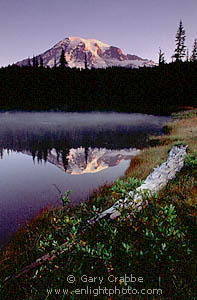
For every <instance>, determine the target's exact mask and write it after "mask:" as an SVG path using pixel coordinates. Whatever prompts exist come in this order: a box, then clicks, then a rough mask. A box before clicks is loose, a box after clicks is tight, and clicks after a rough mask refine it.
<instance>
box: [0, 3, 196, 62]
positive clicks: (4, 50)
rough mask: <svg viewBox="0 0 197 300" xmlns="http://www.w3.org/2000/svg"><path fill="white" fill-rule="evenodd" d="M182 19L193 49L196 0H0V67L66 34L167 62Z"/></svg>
mask: <svg viewBox="0 0 197 300" xmlns="http://www.w3.org/2000/svg"><path fill="white" fill-rule="evenodd" d="M180 19H182V22H183V26H184V29H185V31H186V42H185V44H186V46H188V48H189V52H190V53H191V50H192V47H193V44H194V39H195V38H197V21H196V19H197V0H188V1H185V0H165V1H163V0H136V1H135V0H70V1H68V0H56V1H52V0H34V1H31V0H17V1H16V0H1V1H0V39H1V43H0V45H1V47H0V66H6V65H8V64H12V63H15V62H17V61H19V60H22V59H24V58H26V57H28V56H30V57H32V56H33V55H38V54H39V53H43V52H44V51H46V50H48V49H49V48H51V47H52V46H54V45H55V44H56V43H57V42H58V41H60V40H62V39H64V38H65V37H69V36H78V37H82V38H95V39H98V40H100V41H102V42H105V43H107V44H110V45H112V46H116V47H119V48H121V49H122V50H123V52H124V53H129V54H136V55H138V56H140V57H143V58H148V59H152V60H153V61H155V62H157V61H158V51H159V47H161V49H162V51H163V52H164V53H165V58H166V60H167V61H168V62H169V61H171V56H172V54H173V51H174V49H175V35H176V32H177V29H178V25H179V22H180Z"/></svg>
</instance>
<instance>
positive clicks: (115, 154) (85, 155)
mask: <svg viewBox="0 0 197 300" xmlns="http://www.w3.org/2000/svg"><path fill="white" fill-rule="evenodd" d="M138 152H139V150H136V149H123V150H109V149H105V148H101V149H98V148H94V149H92V148H90V147H89V148H88V149H85V148H82V147H80V148H77V149H73V148H72V149H70V151H69V154H68V155H67V157H66V159H67V164H66V165H65V162H64V161H62V159H60V158H59V159H58V160H57V153H56V151H55V150H52V151H51V153H50V155H49V156H48V162H50V163H52V164H55V165H56V166H57V167H59V168H60V169H63V170H65V171H66V172H67V173H69V174H72V175H77V174H84V173H96V172H99V171H102V170H104V169H106V168H108V167H113V166H116V165H118V164H119V163H120V162H121V161H122V160H127V159H130V158H131V157H132V156H134V155H136V154H137V153H138Z"/></svg>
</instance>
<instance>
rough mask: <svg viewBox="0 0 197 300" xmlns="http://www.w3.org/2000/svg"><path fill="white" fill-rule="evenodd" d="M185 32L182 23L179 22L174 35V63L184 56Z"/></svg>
mask: <svg viewBox="0 0 197 300" xmlns="http://www.w3.org/2000/svg"><path fill="white" fill-rule="evenodd" d="M185 37H186V36H185V30H184V28H183V24H182V21H181V20H180V23H179V27H178V30H177V34H176V49H175V50H174V55H173V57H174V58H175V59H176V61H182V58H183V57H184V56H185V51H186V46H185Z"/></svg>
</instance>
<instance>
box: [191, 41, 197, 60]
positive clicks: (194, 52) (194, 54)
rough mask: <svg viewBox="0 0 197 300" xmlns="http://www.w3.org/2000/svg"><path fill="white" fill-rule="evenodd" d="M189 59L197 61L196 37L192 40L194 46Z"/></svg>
mask: <svg viewBox="0 0 197 300" xmlns="http://www.w3.org/2000/svg"><path fill="white" fill-rule="evenodd" d="M190 60H191V61H197V39H195V41H194V47H193V50H192V56H191V58H190Z"/></svg>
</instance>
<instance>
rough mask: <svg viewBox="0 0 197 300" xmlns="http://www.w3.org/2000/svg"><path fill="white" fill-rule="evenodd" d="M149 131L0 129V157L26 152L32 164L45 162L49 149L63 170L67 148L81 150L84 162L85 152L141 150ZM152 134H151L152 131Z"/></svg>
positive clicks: (121, 129) (116, 129)
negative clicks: (93, 149)
mask: <svg viewBox="0 0 197 300" xmlns="http://www.w3.org/2000/svg"><path fill="white" fill-rule="evenodd" d="M152 132H153V129H149V130H148V129H147V128H146V132H144V130H139V131H137V130H136V131H133V129H132V130H131V129H130V128H127V127H124V126H122V127H117V128H111V129H107V130H104V129H95V128H94V129H86V130H83V131H82V130H80V129H78V130H69V131H66V130H62V129H58V128H51V129H50V128H47V129H46V128H44V129H43V128H41V127H35V128H30V129H21V128H20V129H13V128H12V129H0V157H1V158H3V149H7V151H9V150H11V151H16V152H29V153H31V155H32V157H33V160H34V161H35V160H37V161H38V163H39V162H42V161H44V162H46V161H47V158H48V156H49V155H50V153H51V151H52V149H55V151H56V156H57V161H59V160H60V159H61V161H62V163H63V165H64V168H65V169H66V167H67V164H68V159H67V156H68V154H69V150H70V149H71V148H78V147H84V148H85V160H86V163H87V159H88V148H89V147H91V148H107V149H123V148H142V147H145V146H146V144H147V142H146V139H147V134H150V133H152ZM154 133H155V130H154Z"/></svg>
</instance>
